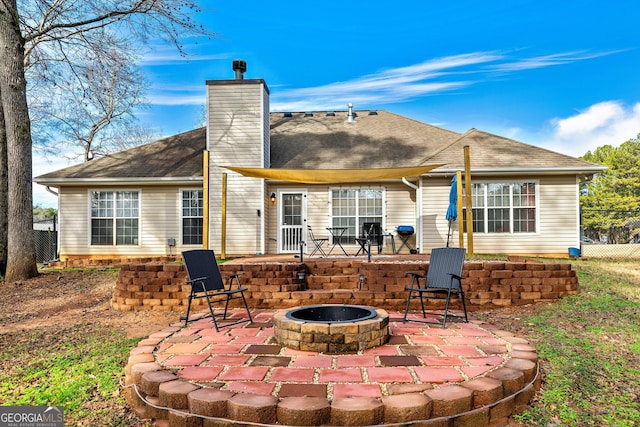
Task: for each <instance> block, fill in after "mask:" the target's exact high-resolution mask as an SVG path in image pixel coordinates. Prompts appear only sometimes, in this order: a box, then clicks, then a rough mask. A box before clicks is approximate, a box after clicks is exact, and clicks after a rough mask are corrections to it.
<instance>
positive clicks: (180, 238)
mask: <svg viewBox="0 0 640 427" xmlns="http://www.w3.org/2000/svg"><path fill="white" fill-rule="evenodd" d="M184 191H202V209H203V212H202V222H203V224H202V225H203V227H202V233H203V234H202V241H203V242H204V189H203V188H202V187H184V188H179V189H178V241H177V242H176V246H181V247H185V248H200V247H202V244H201V243H200V244H198V243H192V244H188V245H187V244H184V243H183V242H184V240H183V238H184V235H183V227H182V220H183V219H184V216H182V207H183V206H182V193H183V192H184ZM189 218H195V217H189Z"/></svg>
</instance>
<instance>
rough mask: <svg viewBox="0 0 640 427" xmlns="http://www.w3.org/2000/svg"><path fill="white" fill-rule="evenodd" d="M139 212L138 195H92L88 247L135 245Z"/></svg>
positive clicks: (124, 193) (102, 192)
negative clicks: (89, 244)
mask: <svg viewBox="0 0 640 427" xmlns="http://www.w3.org/2000/svg"><path fill="white" fill-rule="evenodd" d="M139 212H140V195H139V193H138V192H137V191H92V192H91V244H92V245H102V246H113V245H137V244H138V242H139V240H138V236H139Z"/></svg>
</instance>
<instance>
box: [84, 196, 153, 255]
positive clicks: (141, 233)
mask: <svg viewBox="0 0 640 427" xmlns="http://www.w3.org/2000/svg"><path fill="white" fill-rule="evenodd" d="M108 191H111V192H113V193H118V192H125V191H127V192H137V193H138V218H137V219H138V243H137V244H134V245H116V243H115V239H116V229H115V224H114V229H113V243H112V244H111V245H94V244H92V243H91V220H92V219H93V216H92V215H91V193H93V192H108ZM142 198H143V193H142V189H140V188H89V189H88V190H87V230H88V232H87V246H88V247H90V248H100V247H102V248H111V247H113V248H117V247H125V246H129V247H140V246H142V243H143V242H142V240H143V238H142V236H143V235H144V234H143V226H142ZM114 202H115V200H114ZM114 218H115V217H114Z"/></svg>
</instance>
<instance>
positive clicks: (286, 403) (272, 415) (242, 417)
mask: <svg viewBox="0 0 640 427" xmlns="http://www.w3.org/2000/svg"><path fill="white" fill-rule="evenodd" d="M179 330H181V327H180V326H171V327H168V328H165V329H163V330H162V331H160V332H157V333H155V334H152V335H151V336H149V337H148V338H147V339H144V340H142V341H140V343H138V345H137V346H136V347H135V348H134V349H132V350H131V352H130V355H129V361H128V363H127V366H126V368H125V385H126V386H127V387H129V388H128V389H127V394H126V398H127V402H128V404H129V405H130V406H131V407H132V409H133V410H134V412H135V413H136V414H138V415H139V416H140V417H141V418H153V419H156V420H157V421H156V424H155V425H171V426H183V425H184V426H188V425H189V426H191V425H194V424H192V423H193V422H197V419H198V417H197V416H196V414H199V415H204V416H208V417H219V418H226V419H230V420H234V421H251V422H260V423H265V424H268V423H271V424H275V423H279V425H291V424H295V425H310V426H317V425H322V424H327V423H330V424H331V425H368V424H383V423H390V422H410V421H419V420H423V419H424V420H427V422H428V420H429V419H434V418H439V417H445V418H452V419H454V420H455V424H456V426H469V427H483V426H492V425H505V424H506V423H507V421H508V419H509V418H510V417H511V416H513V415H515V414H518V413H520V412H522V411H524V410H525V409H526V408H528V407H529V403H530V402H531V400H532V399H533V397H534V394H535V392H536V391H537V390H538V389H539V388H540V383H541V378H540V374H539V361H538V355H537V351H536V350H535V348H534V347H532V346H531V345H529V343H528V341H527V340H525V339H523V338H518V337H516V336H515V335H514V334H512V333H509V332H505V331H498V330H492V332H493V333H495V334H496V335H498V336H500V337H501V338H502V339H504V340H505V341H507V342H509V343H511V349H512V351H511V355H512V357H511V358H510V359H509V360H507V361H506V362H505V363H504V364H503V365H502V366H501V367H499V368H497V369H495V370H493V371H490V372H489V373H488V374H487V375H485V376H482V377H476V378H473V379H470V380H467V381H465V382H462V383H459V384H448V385H442V386H440V387H438V388H433V389H429V390H424V391H422V392H414V393H406V394H396V395H390V396H383V397H382V398H367V397H354V398H337V399H333V401H329V400H328V399H326V398H318V397H314V398H310V397H284V398H278V397H276V396H263V395H256V394H246V393H236V392H230V391H226V390H217V389H210V388H204V387H201V386H199V385H197V384H192V383H190V382H187V381H184V380H182V379H179V378H178V377H177V376H176V375H175V374H174V373H173V372H171V371H169V370H167V369H165V368H163V367H162V366H161V365H160V364H158V363H156V361H155V355H154V352H155V351H156V348H157V346H158V345H159V344H160V343H161V342H162V341H163V340H164V339H166V338H168V337H170V336H172V335H173V334H175V333H176V332H178V331H179ZM514 356H517V357H514ZM134 386H135V387H134ZM138 393H139V394H140V395H139V394H138ZM505 395H506V397H505ZM187 408H191V411H192V412H190V411H189V409H187ZM426 415H428V416H427V417H426V418H425V416H426ZM434 421H435V420H434ZM163 423H164V424H163Z"/></svg>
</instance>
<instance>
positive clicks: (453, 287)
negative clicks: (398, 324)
mask: <svg viewBox="0 0 640 427" xmlns="http://www.w3.org/2000/svg"><path fill="white" fill-rule="evenodd" d="M464 254H465V249H464V248H436V249H433V250H432V251H431V258H430V259H429V268H428V269H427V274H426V275H424V274H421V273H416V272H410V271H409V272H407V275H410V276H411V284H410V285H409V286H408V287H407V288H406V290H407V291H409V295H408V296H407V306H406V308H405V310H404V321H405V322H406V321H407V320H409V321H414V322H421V323H433V322H429V321H425V320H418V319H407V314H408V313H409V303H410V302H411V298H420V304H421V306H422V317H423V318H425V319H426V317H427V313H426V311H425V309H424V301H423V299H422V298H423V297H422V296H423V294H425V293H427V292H428V293H445V294H446V302H445V307H444V313H443V314H442V327H443V328H444V327H445V326H446V323H447V314H448V311H449V300H450V299H451V295H452V294H458V295H460V299H461V300H462V308H463V309H464V321H465V322H468V321H469V318H468V317H467V306H466V304H465V301H464V291H463V290H462V283H461V281H462V267H463V266H464ZM421 281H422V282H423V285H421V284H420V282H421Z"/></svg>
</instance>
